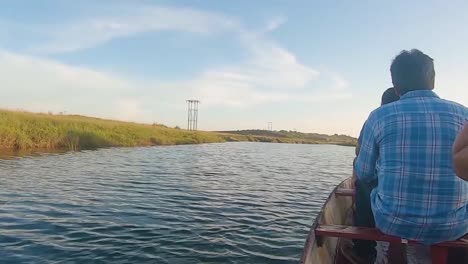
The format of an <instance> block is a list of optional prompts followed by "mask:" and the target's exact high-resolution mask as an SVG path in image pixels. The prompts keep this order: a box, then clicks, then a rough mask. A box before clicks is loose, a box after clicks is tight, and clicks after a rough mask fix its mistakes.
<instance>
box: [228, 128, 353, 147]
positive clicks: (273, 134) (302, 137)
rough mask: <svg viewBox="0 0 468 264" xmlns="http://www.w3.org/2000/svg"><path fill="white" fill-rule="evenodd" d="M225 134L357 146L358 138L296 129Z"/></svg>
mask: <svg viewBox="0 0 468 264" xmlns="http://www.w3.org/2000/svg"><path fill="white" fill-rule="evenodd" d="M220 133H223V134H225V135H230V137H228V140H232V141H236V140H239V141H255V142H272V143H292V144H333V145H342V146H356V143H357V140H356V138H353V137H350V136H346V135H336V134H335V135H332V136H329V135H324V134H317V133H301V132H296V131H285V130H281V131H268V130H239V131H223V132H220Z"/></svg>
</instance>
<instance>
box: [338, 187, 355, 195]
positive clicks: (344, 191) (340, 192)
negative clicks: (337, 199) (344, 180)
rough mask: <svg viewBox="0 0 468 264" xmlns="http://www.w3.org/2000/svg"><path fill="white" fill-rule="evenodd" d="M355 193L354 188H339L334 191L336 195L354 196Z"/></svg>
mask: <svg viewBox="0 0 468 264" xmlns="http://www.w3.org/2000/svg"><path fill="white" fill-rule="evenodd" d="M355 193H356V191H355V190H354V189H344V188H339V189H337V190H336V191H335V195H336V196H354V194H355Z"/></svg>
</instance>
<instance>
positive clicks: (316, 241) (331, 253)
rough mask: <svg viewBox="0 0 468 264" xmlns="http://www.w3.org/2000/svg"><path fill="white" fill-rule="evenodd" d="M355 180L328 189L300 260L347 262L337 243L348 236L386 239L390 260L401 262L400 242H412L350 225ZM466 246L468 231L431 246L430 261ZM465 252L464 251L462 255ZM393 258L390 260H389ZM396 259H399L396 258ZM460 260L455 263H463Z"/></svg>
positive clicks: (313, 263) (309, 262) (441, 263)
mask: <svg viewBox="0 0 468 264" xmlns="http://www.w3.org/2000/svg"><path fill="white" fill-rule="evenodd" d="M353 188H354V184H353V182H352V179H351V178H348V179H346V180H344V181H343V182H342V183H340V184H339V185H338V186H336V188H335V189H334V190H333V192H331V194H330V196H329V197H328V199H327V201H326V202H325V203H324V205H323V207H322V209H321V211H320V213H319V214H318V216H317V218H316V219H315V222H314V224H313V225H312V228H311V229H310V232H309V235H308V237H307V240H306V243H305V245H304V250H303V252H302V257H301V262H300V263H302V264H332V263H333V264H341V263H349V262H348V261H347V260H346V259H345V258H344V257H343V256H342V254H341V250H339V249H340V247H341V246H342V245H343V244H345V243H350V240H351V239H363V240H375V241H386V242H389V243H390V249H389V252H388V258H389V259H388V261H389V263H404V262H401V261H402V260H401V259H400V258H399V256H396V255H398V254H400V255H401V254H404V251H402V250H401V249H402V248H404V247H402V245H406V244H415V243H417V242H415V241H409V240H406V239H402V238H399V237H394V236H389V235H386V234H384V233H382V232H380V231H379V230H378V229H376V228H367V227H355V226H353V220H352V219H353V205H354V189H353ZM452 247H456V248H465V249H466V250H468V235H467V236H465V237H464V238H461V239H459V240H456V241H447V242H442V243H440V244H437V245H433V246H431V258H432V263H437V264H445V263H452V262H447V261H448V249H449V248H452ZM465 256H466V255H465ZM392 258H393V260H392ZM397 259H398V260H397ZM461 261H462V262H458V261H457V262H456V263H465V262H463V260H461Z"/></svg>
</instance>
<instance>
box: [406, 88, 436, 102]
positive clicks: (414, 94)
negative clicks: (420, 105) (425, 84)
mask: <svg viewBox="0 0 468 264" xmlns="http://www.w3.org/2000/svg"><path fill="white" fill-rule="evenodd" d="M415 97H435V98H439V96H438V95H437V94H436V93H434V92H433V91H431V90H417V91H411V92H407V93H405V94H404V95H403V96H401V97H400V100H404V99H408V98H415Z"/></svg>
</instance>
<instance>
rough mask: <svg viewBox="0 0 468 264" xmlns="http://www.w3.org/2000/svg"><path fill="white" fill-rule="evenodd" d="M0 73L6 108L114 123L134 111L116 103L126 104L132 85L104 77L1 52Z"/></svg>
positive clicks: (41, 60)
mask: <svg viewBox="0 0 468 264" xmlns="http://www.w3.org/2000/svg"><path fill="white" fill-rule="evenodd" d="M0 72H1V73H2V74H0V83H1V87H0V91H1V94H2V101H3V103H2V105H3V106H5V107H7V108H11V109H18V108H20V109H25V110H31V111H39V112H48V111H52V112H56V113H57V112H64V111H65V112H72V113H80V114H88V115H96V114H97V115H99V116H101V117H109V118H118V119H127V118H128V117H129V116H127V115H128V114H127V113H128V112H129V110H132V112H135V109H136V106H135V105H133V106H132V105H129V104H128V103H124V104H121V103H120V102H127V101H126V100H128V99H127V98H128V95H129V94H131V92H132V90H133V87H134V84H132V83H131V82H129V81H126V80H123V79H120V78H118V77H116V76H113V75H111V74H108V73H103V72H98V71H94V70H90V69H86V68H83V67H76V66H68V65H65V64H62V63H59V62H55V61H52V60H48V59H44V58H36V57H31V56H24V55H19V54H15V53H11V52H6V51H1V50H0ZM130 106H131V107H130ZM132 107H133V109H132ZM122 113H125V115H124V114H122ZM133 117H134V116H133ZM140 120H141V119H140Z"/></svg>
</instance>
